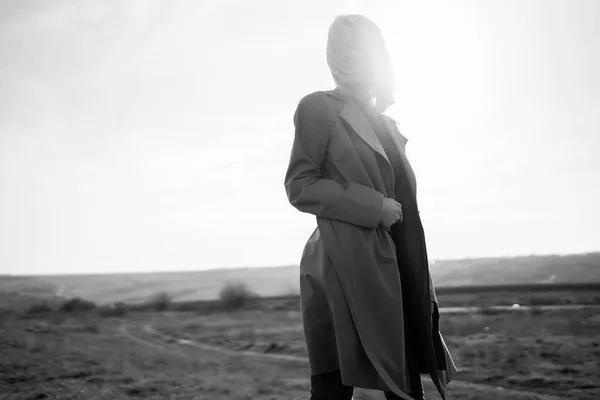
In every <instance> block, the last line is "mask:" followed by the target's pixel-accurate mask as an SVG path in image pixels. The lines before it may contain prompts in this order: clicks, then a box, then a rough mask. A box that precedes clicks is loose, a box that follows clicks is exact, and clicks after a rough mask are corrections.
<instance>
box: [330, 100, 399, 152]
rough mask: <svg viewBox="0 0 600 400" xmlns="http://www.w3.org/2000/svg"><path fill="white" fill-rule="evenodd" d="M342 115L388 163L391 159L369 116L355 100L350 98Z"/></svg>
mask: <svg viewBox="0 0 600 400" xmlns="http://www.w3.org/2000/svg"><path fill="white" fill-rule="evenodd" d="M340 117H342V118H343V119H344V121H346V122H347V123H348V125H350V126H351V127H352V129H354V131H355V132H356V133H357V134H358V136H360V137H361V139H362V140H364V141H365V142H366V143H367V144H368V145H369V146H371V148H372V149H373V150H375V151H376V152H377V153H379V155H381V156H382V157H383V158H384V159H385V160H386V161H387V162H388V163H389V162H390V160H389V159H388V156H387V154H386V153H385V150H384V149H383V146H382V145H381V141H380V140H379V138H378V137H377V134H376V133H375V131H374V130H373V128H372V127H371V124H370V123H369V121H368V120H367V117H366V116H365V115H364V113H363V111H362V110H361V109H360V108H359V106H358V105H357V104H356V102H355V101H354V100H349V101H347V102H346V104H345V105H344V107H343V108H342V111H341V113H340Z"/></svg>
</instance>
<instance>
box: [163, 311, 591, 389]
mask: <svg viewBox="0 0 600 400" xmlns="http://www.w3.org/2000/svg"><path fill="white" fill-rule="evenodd" d="M154 323H155V325H157V327H158V329H159V330H160V331H161V332H163V333H166V334H169V335H172V336H176V337H180V338H186V339H189V340H194V341H198V342H202V343H208V344H212V345H215V346H220V347H225V348H229V349H233V350H245V351H248V350H250V351H256V352H260V353H284V354H294V355H298V356H305V355H306V350H305V346H304V342H303V339H304V337H303V333H302V326H301V320H300V314H299V312H297V311H265V310H253V311H244V312H236V313H219V314H215V315H210V316H204V317H198V316H193V315H189V316H187V317H182V316H181V315H177V316H176V317H171V318H168V317H165V318H163V319H159V320H157V321H155V322H154ZM441 330H442V332H443V334H444V336H445V338H446V341H447V344H448V346H449V347H450V349H451V352H452V354H453V355H454V357H455V361H456V362H457V364H458V365H459V367H460V368H461V372H460V374H459V379H461V380H466V381H470V382H475V383H484V384H493V385H497V386H503V387H507V388H517V389H521V390H534V391H537V392H541V393H548V394H553V395H566V394H568V396H565V398H570V399H590V400H591V399H597V398H600V380H599V378H600V369H599V366H600V362H599V360H600V335H599V332H600V318H599V317H598V315H596V313H595V312H594V311H591V310H579V311H551V312H543V313H542V312H540V311H539V310H535V309H534V310H532V311H531V312H505V313H495V314H494V315H486V314H472V315H465V314H462V315H443V316H442V327H441Z"/></svg>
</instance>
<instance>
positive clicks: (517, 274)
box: [0, 253, 600, 305]
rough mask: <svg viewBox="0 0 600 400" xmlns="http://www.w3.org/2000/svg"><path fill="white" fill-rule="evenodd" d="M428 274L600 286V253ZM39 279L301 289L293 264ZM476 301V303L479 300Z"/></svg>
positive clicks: (75, 288) (98, 298)
mask: <svg viewBox="0 0 600 400" xmlns="http://www.w3.org/2000/svg"><path fill="white" fill-rule="evenodd" d="M431 273H432V276H433V279H434V282H435V284H436V287H437V288H438V289H439V293H440V294H443V293H442V290H443V289H444V288H451V287H460V288H465V287H473V286H480V285H504V286H506V285H520V284H542V283H544V284H548V285H562V284H577V283H588V284H591V283H596V284H600V253H589V254H578V255H569V256H531V257H513V258H488V259H466V260H445V261H437V262H435V263H433V264H432V265H431ZM13 279H16V278H13ZM37 279H38V280H39V285H40V286H44V289H43V291H48V290H52V291H55V292H56V293H57V294H59V295H62V296H66V297H75V296H78V297H83V298H86V299H90V300H92V301H95V302H98V303H111V302H116V301H126V302H143V301H145V300H147V299H148V297H150V296H152V295H153V294H155V293H157V292H159V291H163V292H166V293H168V295H169V296H170V297H171V298H172V299H174V300H177V301H193V300H208V299H215V298H217V297H218V293H219V290H220V289H221V288H222V287H223V286H224V285H225V284H226V283H228V282H231V281H238V282H244V283H246V284H247V285H249V286H250V288H252V289H253V290H254V291H255V292H257V293H258V294H260V295H261V296H281V295H288V294H292V293H298V287H299V281H298V267H297V266H286V267H271V268H237V269H220V270H209V271H190V272H175V271H174V272H163V273H143V274H141V273H140V274H105V275H62V276H42V277H37ZM4 280H5V278H4V277H0V281H4ZM460 291H461V292H463V290H460ZM510 291H511V292H512V291H513V290H512V289H511V290H510ZM480 292H481V291H480ZM592 297H593V296H592ZM478 299H479V298H478ZM478 299H476V300H477V301H479V300H478ZM482 300H485V299H484V298H482ZM505 300H506V299H505ZM514 302H516V301H514ZM451 304H452V303H451V302H449V303H448V305H451Z"/></svg>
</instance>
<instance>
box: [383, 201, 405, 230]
mask: <svg viewBox="0 0 600 400" xmlns="http://www.w3.org/2000/svg"><path fill="white" fill-rule="evenodd" d="M396 222H402V204H400V203H398V202H397V201H396V200H394V199H390V198H385V199H383V207H382V209H381V221H380V224H381V225H382V226H383V227H384V228H386V229H389V227H390V226H392V225H394V224H395V223H396Z"/></svg>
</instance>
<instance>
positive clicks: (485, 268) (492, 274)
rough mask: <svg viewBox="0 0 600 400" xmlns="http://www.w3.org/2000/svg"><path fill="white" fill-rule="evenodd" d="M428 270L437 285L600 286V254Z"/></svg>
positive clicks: (441, 264)
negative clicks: (583, 284) (566, 284)
mask: <svg viewBox="0 0 600 400" xmlns="http://www.w3.org/2000/svg"><path fill="white" fill-rule="evenodd" d="M430 269H431V275H432V276H433V278H434V280H435V284H436V285H437V286H469V285H502V284H509V285H510V284H520V283H523V284H526V283H592V282H597V283H600V253H587V254H572V255H566V256H558V255H548V256H526V257H511V258H474V259H463V260H443V261H437V262H435V263H433V264H432V265H431V266H430Z"/></svg>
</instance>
